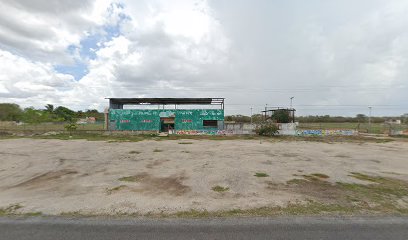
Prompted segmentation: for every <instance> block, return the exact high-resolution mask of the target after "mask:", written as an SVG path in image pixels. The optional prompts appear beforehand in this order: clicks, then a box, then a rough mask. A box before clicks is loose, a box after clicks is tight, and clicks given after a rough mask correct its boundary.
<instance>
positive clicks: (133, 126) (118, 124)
mask: <svg viewBox="0 0 408 240" xmlns="http://www.w3.org/2000/svg"><path fill="white" fill-rule="evenodd" d="M161 117H175V124H174V127H175V130H216V129H217V128H209V127H204V126H203V120H218V121H224V110H222V109H191V110H190V109H173V110H160V109H149V110H141V109H110V110H109V127H110V129H111V130H135V131H158V130H159V129H160V118H161Z"/></svg>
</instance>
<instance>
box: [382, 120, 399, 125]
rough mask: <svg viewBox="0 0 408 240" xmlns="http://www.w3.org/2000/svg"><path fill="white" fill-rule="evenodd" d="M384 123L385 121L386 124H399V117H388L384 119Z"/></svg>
mask: <svg viewBox="0 0 408 240" xmlns="http://www.w3.org/2000/svg"><path fill="white" fill-rule="evenodd" d="M385 123H387V124H401V120H400V119H389V120H387V121H385Z"/></svg>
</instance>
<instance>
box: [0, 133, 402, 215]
mask: <svg viewBox="0 0 408 240" xmlns="http://www.w3.org/2000/svg"><path fill="white" fill-rule="evenodd" d="M182 141H183V140H174V141H141V142H122V143H121V142H113V143H109V142H101V141H83V140H71V141H62V140H35V139H14V140H2V141H0V207H6V206H9V205H11V204H17V203H19V204H21V205H22V206H23V208H21V209H19V210H20V211H27V212H36V211H40V212H43V213H45V214H60V213H62V212H77V211H81V212H89V213H103V214H112V213H119V212H129V213H149V212H150V213H151V212H177V211H185V210H190V209H197V210H204V209H205V210H209V211H215V210H220V209H234V208H240V209H247V208H254V207H262V206H285V205H286V204H288V203H289V202H297V201H303V200H305V199H308V198H309V197H310V196H309V195H310V194H308V191H313V192H319V194H320V195H319V196H320V197H321V198H322V199H325V197H326V196H327V201H331V199H332V198H333V197H336V194H339V193H337V192H333V191H334V190H333V189H330V188H326V186H324V185H323V186H315V185H310V186H309V185H306V187H307V189H295V190H296V191H295V190H294V188H293V187H292V188H291V191H288V189H287V188H284V187H274V186H276V184H278V185H279V184H285V183H286V182H287V181H290V180H292V179H296V178H301V177H300V176H302V175H307V174H313V173H321V174H325V175H327V176H329V178H328V179H326V180H325V181H328V182H331V183H335V182H346V183H353V182H355V183H361V182H364V181H361V180H358V179H356V178H353V177H351V176H350V173H351V172H360V173H365V174H369V175H376V176H386V177H393V178H398V179H402V180H408V164H407V156H408V143H406V142H389V143H364V144H356V143H331V144H327V143H319V142H301V141H279V142H266V141H263V142H260V141H257V140H225V141H211V140H188V142H191V143H192V144H179V142H182ZM255 173H266V174H267V175H268V176H267V177H256V176H254V175H255ZM124 177H134V180H133V181H123V180H120V179H121V178H124ZM274 184H275V185H274ZM214 186H223V187H226V188H228V191H225V192H215V191H213V190H212V188H213V187H214ZM279 186H281V185H279Z"/></svg>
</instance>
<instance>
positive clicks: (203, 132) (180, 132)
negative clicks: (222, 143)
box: [176, 130, 233, 135]
mask: <svg viewBox="0 0 408 240" xmlns="http://www.w3.org/2000/svg"><path fill="white" fill-rule="evenodd" d="M176 134H177V135H228V134H233V133H232V131H230V130H178V131H176Z"/></svg>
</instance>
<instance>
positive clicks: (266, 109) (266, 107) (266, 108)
mask: <svg viewBox="0 0 408 240" xmlns="http://www.w3.org/2000/svg"><path fill="white" fill-rule="evenodd" d="M267 111H268V104H265V119H264V120H265V121H266V114H267V113H268V112H267Z"/></svg>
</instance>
